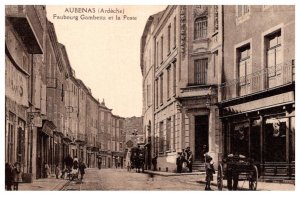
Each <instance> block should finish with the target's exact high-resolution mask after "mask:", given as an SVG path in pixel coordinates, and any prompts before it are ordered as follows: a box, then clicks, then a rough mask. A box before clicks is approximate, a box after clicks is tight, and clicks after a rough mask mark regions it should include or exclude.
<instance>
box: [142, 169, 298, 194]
mask: <svg viewBox="0 0 300 197" xmlns="http://www.w3.org/2000/svg"><path fill="white" fill-rule="evenodd" d="M145 173H148V174H149V173H153V174H154V175H159V176H184V177H187V175H189V176H190V175H194V176H197V181H195V180H196V179H194V178H190V180H189V181H188V182H190V183H191V184H195V183H197V184H199V183H200V184H205V176H206V175H205V172H192V173H188V172H186V173H174V172H161V171H151V170H145ZM211 185H213V186H217V173H216V174H214V181H212V182H211ZM238 189H239V190H249V182H248V181H239V184H238ZM223 190H227V180H223ZM257 190H258V191H295V184H293V183H286V182H265V181H258V182H257Z"/></svg>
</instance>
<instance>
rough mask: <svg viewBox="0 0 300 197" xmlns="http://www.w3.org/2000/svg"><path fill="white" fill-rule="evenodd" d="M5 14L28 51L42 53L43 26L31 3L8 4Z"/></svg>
mask: <svg viewBox="0 0 300 197" xmlns="http://www.w3.org/2000/svg"><path fill="white" fill-rule="evenodd" d="M5 15H6V17H7V19H8V20H9V21H10V22H11V24H12V26H13V28H14V30H15V31H16V32H17V34H18V35H19V36H20V38H21V40H22V42H23V43H24V45H25V46H26V48H27V50H28V52H29V53H32V54H42V53H43V47H42V46H43V45H42V44H43V27H42V23H41V21H40V18H39V16H38V13H37V11H36V8H35V7H34V6H33V5H9V6H6V7H5Z"/></svg>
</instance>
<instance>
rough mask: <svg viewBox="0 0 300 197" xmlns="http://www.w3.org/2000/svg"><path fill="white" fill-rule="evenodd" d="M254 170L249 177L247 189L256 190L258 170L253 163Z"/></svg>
mask: <svg viewBox="0 0 300 197" xmlns="http://www.w3.org/2000/svg"><path fill="white" fill-rule="evenodd" d="M253 168H254V170H253V173H252V175H251V177H250V178H249V189H250V190H256V189H257V180H258V170H257V167H256V166H255V165H254V166H253Z"/></svg>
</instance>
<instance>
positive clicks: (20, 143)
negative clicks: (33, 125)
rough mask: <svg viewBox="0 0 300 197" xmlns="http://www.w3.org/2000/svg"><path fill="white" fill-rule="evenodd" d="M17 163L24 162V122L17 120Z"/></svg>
mask: <svg viewBox="0 0 300 197" xmlns="http://www.w3.org/2000/svg"><path fill="white" fill-rule="evenodd" d="M17 132H18V133H17V161H18V162H20V163H24V162H25V121H23V120H21V119H19V120H18V131H17Z"/></svg>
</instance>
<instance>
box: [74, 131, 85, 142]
mask: <svg viewBox="0 0 300 197" xmlns="http://www.w3.org/2000/svg"><path fill="white" fill-rule="evenodd" d="M75 141H76V142H77V143H80V144H81V143H85V142H86V137H85V134H83V133H78V134H77V138H76V140H75Z"/></svg>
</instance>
